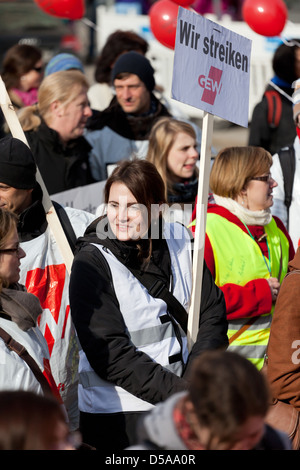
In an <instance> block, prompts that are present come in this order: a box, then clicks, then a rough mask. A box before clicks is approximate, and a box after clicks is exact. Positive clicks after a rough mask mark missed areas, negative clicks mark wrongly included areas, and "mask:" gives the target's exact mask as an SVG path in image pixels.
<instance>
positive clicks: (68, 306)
mask: <svg viewBox="0 0 300 470" xmlns="http://www.w3.org/2000/svg"><path fill="white" fill-rule="evenodd" d="M69 313H70V305H67V308H66V314H65V321H64V326H63V329H62V333H61V338H62V339H63V338H64V337H65V332H66V326H67V321H68V318H69Z"/></svg>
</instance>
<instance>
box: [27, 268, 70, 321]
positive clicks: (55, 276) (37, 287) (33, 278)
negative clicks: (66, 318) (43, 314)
mask: <svg viewBox="0 0 300 470" xmlns="http://www.w3.org/2000/svg"><path fill="white" fill-rule="evenodd" d="M65 278H66V266H65V265H64V264H56V265H49V266H46V267H45V269H41V268H36V269H33V270H32V271H28V273H27V276H26V283H25V285H26V288H27V290H28V292H31V293H32V294H34V295H36V296H37V297H38V298H39V300H40V303H41V306H42V308H43V309H46V308H47V309H49V310H50V312H51V315H52V316H53V318H54V320H55V322H56V323H58V318H59V311H60V306H61V299H62V294H63V289H64V285H65Z"/></svg>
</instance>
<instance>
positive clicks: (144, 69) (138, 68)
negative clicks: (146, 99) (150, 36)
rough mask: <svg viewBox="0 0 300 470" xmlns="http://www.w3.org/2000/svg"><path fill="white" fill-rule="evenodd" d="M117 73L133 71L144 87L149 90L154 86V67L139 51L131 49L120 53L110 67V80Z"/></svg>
mask: <svg viewBox="0 0 300 470" xmlns="http://www.w3.org/2000/svg"><path fill="white" fill-rule="evenodd" d="M119 73H133V74H135V75H137V76H138V77H139V78H140V80H142V82H144V83H145V85H146V88H147V89H148V90H149V91H150V92H151V91H152V90H153V89H154V87H155V79H154V69H153V68H152V65H151V64H150V62H149V60H148V59H146V57H145V56H143V54H140V53H139V52H135V51H131V52H126V53H125V54H122V55H121V56H120V57H119V58H118V59H117V60H116V63H115V65H114V66H113V69H112V75H111V78H112V82H113V81H114V79H115V78H116V76H117V75H119Z"/></svg>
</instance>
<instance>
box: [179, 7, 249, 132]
mask: <svg viewBox="0 0 300 470" xmlns="http://www.w3.org/2000/svg"><path fill="white" fill-rule="evenodd" d="M251 44H252V41H251V40H250V39H248V38H245V37H243V36H241V35H239V34H237V33H234V32H233V31H230V30H229V29H227V28H224V27H223V26H220V25H219V24H217V23H215V22H213V21H211V20H209V19H206V18H204V17H203V16H201V15H199V14H197V13H194V12H192V11H190V10H187V9H186V8H182V7H179V11H178V18H177V30H176V42H175V53H174V68H173V80H172V98H174V99H175V100H177V101H181V102H182V103H185V104H188V105H191V106H194V107H195V108H199V109H202V110H204V111H206V112H208V113H210V114H213V115H215V116H218V117H221V118H223V119H226V120H227V121H230V122H233V123H235V124H238V125H241V126H244V127H248V108H249V85H250V55H251Z"/></svg>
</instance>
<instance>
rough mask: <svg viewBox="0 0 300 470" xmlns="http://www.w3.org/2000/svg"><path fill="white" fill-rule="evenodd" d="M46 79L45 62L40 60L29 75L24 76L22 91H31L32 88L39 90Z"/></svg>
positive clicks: (21, 82) (21, 81)
mask: <svg viewBox="0 0 300 470" xmlns="http://www.w3.org/2000/svg"><path fill="white" fill-rule="evenodd" d="M43 77H44V66H43V61H42V60H39V61H38V62H37V63H36V64H35V65H34V67H33V68H32V69H31V70H29V71H28V72H27V73H25V74H24V75H22V77H21V80H20V85H21V89H22V90H23V91H29V90H31V89H32V88H39V86H40V84H41V81H42V79H43Z"/></svg>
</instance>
